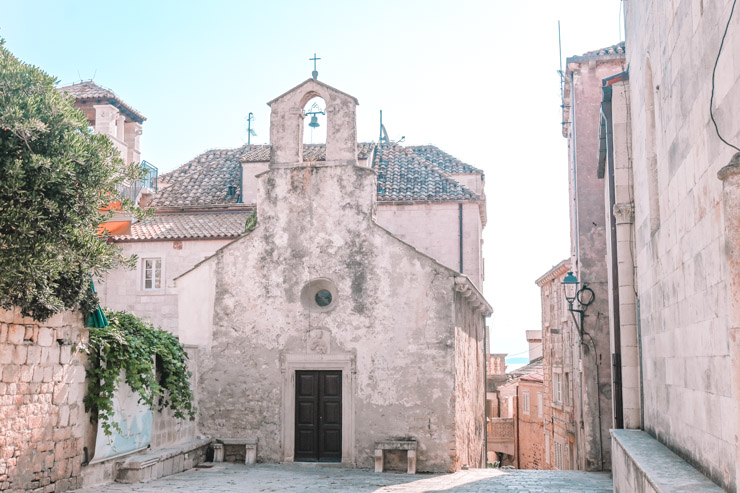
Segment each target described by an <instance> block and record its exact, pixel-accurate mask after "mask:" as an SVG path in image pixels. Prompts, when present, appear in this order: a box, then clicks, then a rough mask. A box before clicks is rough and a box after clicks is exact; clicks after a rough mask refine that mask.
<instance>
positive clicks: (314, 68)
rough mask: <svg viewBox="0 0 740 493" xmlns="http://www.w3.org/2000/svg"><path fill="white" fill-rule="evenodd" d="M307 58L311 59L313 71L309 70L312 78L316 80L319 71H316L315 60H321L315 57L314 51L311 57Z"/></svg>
mask: <svg viewBox="0 0 740 493" xmlns="http://www.w3.org/2000/svg"><path fill="white" fill-rule="evenodd" d="M309 60H312V61H313V72H311V75H312V76H313V80H317V79H318V78H319V73H318V71H316V60H321V58H316V53H314V54H313V58H309Z"/></svg>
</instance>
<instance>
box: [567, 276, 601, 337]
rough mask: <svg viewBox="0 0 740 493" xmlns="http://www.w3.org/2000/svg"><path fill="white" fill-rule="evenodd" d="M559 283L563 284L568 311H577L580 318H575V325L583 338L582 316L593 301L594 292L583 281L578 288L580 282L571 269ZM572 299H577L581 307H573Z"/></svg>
mask: <svg viewBox="0 0 740 493" xmlns="http://www.w3.org/2000/svg"><path fill="white" fill-rule="evenodd" d="M561 284H562V285H563V294H564V295H565V300H566V301H567V302H568V311H570V312H571V313H578V314H579V315H580V320H576V327H577V328H578V332H579V334H580V335H581V338H583V318H584V317H585V316H586V309H587V308H588V307H589V305H590V304H591V303H593V302H594V292H593V290H592V289H591V288H589V287H588V285H586V283H583V287H582V288H580V289H578V286H579V285H580V284H581V283H580V281H578V278H577V277H576V276H574V275H573V272H572V271H568V275H566V276H565V278H564V279H563V282H561ZM574 301H578V305H579V306H580V307H581V308H573V302H574ZM573 319H574V320H575V315H574V316H573ZM579 322H580V323H579Z"/></svg>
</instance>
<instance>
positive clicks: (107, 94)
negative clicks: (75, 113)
mask: <svg viewBox="0 0 740 493" xmlns="http://www.w3.org/2000/svg"><path fill="white" fill-rule="evenodd" d="M59 90H60V91H62V92H65V93H67V94H69V95H71V96H72V97H74V98H75V107H77V108H78V109H80V110H81V111H82V112H83V113H84V114H85V116H86V117H87V120H88V121H89V122H90V127H92V129H93V131H94V132H95V133H96V134H101V135H107V136H108V138H109V139H110V140H111V142H113V145H114V146H115V147H116V149H118V151H119V152H120V153H121V159H123V161H124V162H126V163H138V162H139V161H141V150H140V146H139V139H140V137H141V133H142V124H143V123H144V121H145V120H146V117H144V115H142V114H141V113H140V112H138V111H137V110H136V109H134V108H133V107H131V106H130V105H128V104H126V103H125V102H124V101H123V100H122V99H121V98H119V97H118V96H116V94H115V93H114V92H113V91H111V90H110V89H106V88H104V87H101V86H99V85H98V84H96V83H95V82H93V81H91V80H86V81H82V82H78V83H76V84H71V85H68V86H62V87H60V88H59Z"/></svg>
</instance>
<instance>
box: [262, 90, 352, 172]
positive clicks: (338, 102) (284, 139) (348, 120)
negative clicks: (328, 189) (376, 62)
mask: <svg viewBox="0 0 740 493" xmlns="http://www.w3.org/2000/svg"><path fill="white" fill-rule="evenodd" d="M315 97H320V98H321V99H323V100H324V103H325V104H326V108H325V111H326V163H327V164H335V165H336V164H355V163H356V160H357V111H356V106H357V105H358V104H359V102H358V101H357V99H356V98H354V97H353V96H350V95H349V94H346V93H343V92H342V91H339V90H337V89H334V88H333V87H331V86H329V85H327V84H324V83H323V82H319V81H317V80H314V79H308V80H306V81H305V82H303V83H301V84H299V85H298V86H296V87H294V88H293V89H291V90H290V91H288V92H286V93H285V94H283V95H281V96H278V97H277V98H275V99H273V100H272V101H270V102H269V103H267V104H268V106H270V144H271V151H270V166H271V167H274V166H276V165H286V164H295V163H302V162H303V127H304V118H305V114H304V111H303V108H304V106H305V105H306V103H308V101H310V100H311V99H312V98H315Z"/></svg>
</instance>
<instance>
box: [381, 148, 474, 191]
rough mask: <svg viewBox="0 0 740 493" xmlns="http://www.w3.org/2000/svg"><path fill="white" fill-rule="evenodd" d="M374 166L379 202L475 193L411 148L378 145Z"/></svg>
mask: <svg viewBox="0 0 740 493" xmlns="http://www.w3.org/2000/svg"><path fill="white" fill-rule="evenodd" d="M373 167H374V168H375V170H376V171H377V173H378V201H379V202H381V201H384V202H388V201H392V202H396V201H435V202H446V201H459V200H476V199H478V196H477V195H476V194H475V193H473V192H471V191H470V190H468V189H467V188H465V187H464V186H462V185H460V184H459V183H458V182H457V181H455V180H454V179H453V178H451V177H450V176H449V175H447V174H446V173H445V172H444V171H442V170H441V169H440V168H439V167H437V166H435V164H432V162H430V161H428V160H426V159H424V158H422V157H421V156H419V155H418V154H417V153H416V152H414V151H413V150H412V149H410V148H407V147H402V146H400V145H397V144H394V145H391V146H385V145H384V146H379V147H378V149H377V150H376V153H375V162H374V163H373Z"/></svg>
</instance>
